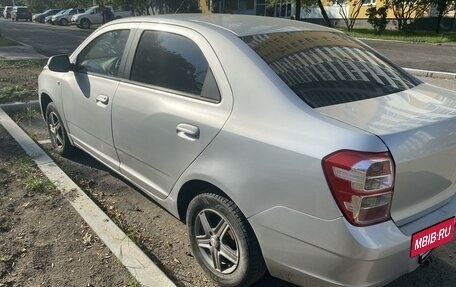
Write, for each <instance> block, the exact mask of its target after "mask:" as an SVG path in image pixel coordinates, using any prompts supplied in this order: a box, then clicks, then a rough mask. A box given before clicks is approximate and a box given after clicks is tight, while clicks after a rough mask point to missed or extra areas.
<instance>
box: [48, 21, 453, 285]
mask: <svg viewBox="0 0 456 287" xmlns="http://www.w3.org/2000/svg"><path fill="white" fill-rule="evenodd" d="M39 100H40V104H41V110H42V113H43V116H44V118H45V120H46V122H47V126H48V128H49V133H50V137H51V140H52V143H53V145H54V147H55V149H56V150H57V152H59V153H60V154H61V155H64V156H68V155H70V154H71V153H72V152H73V151H74V148H75V147H77V148H79V149H82V150H84V151H85V152H87V153H89V154H91V155H92V156H94V157H95V158H96V159H98V160H99V161H101V162H102V163H104V164H105V165H106V166H108V167H109V168H111V169H112V170H113V171H115V172H116V173H118V174H120V175H121V176H123V177H125V178H126V179H128V180H129V181H131V182H132V183H133V184H134V185H136V186H137V187H138V188H139V189H141V190H142V191H144V192H145V193H146V194H148V195H149V196H150V197H151V198H153V199H154V200H155V201H156V202H158V203H159V204H160V205H162V206H163V207H164V208H165V209H166V210H168V211H169V212H171V213H172V214H173V215H175V216H176V217H178V218H179V219H181V220H182V221H183V222H185V223H186V224H187V227H188V235H189V241H190V244H191V248H192V250H193V254H194V256H195V258H196V260H197V261H198V262H199V264H200V265H201V267H202V268H203V269H204V270H205V272H207V274H208V275H209V276H210V277H211V278H212V279H213V280H215V281H216V282H217V283H218V284H219V285H221V286H248V285H251V284H252V283H254V282H256V281H257V280H258V279H260V278H261V277H262V276H263V275H264V274H265V273H266V272H269V273H270V274H271V275H273V276H276V277H279V278H282V279H284V280H287V281H289V282H292V283H294V284H298V285H306V286H314V285H315V284H317V283H325V284H333V285H337V286H377V285H383V284H386V283H388V282H390V281H392V280H394V279H396V278H398V277H399V276H401V275H403V274H406V273H408V272H411V271H413V270H414V269H416V268H417V267H418V266H419V265H420V264H423V263H425V261H426V260H427V258H428V255H429V254H430V252H432V250H433V249H434V248H436V247H438V246H440V245H443V244H447V243H449V242H450V241H452V238H453V234H454V230H453V229H454V225H455V214H456V196H455V193H456V185H455V180H456V160H455V159H456V94H455V93H454V92H451V91H448V90H444V89H441V88H438V87H434V86H430V85H427V84H424V83H423V82H421V81H420V80H418V79H416V78H414V77H413V76H411V75H410V74H408V73H407V72H405V71H404V70H402V69H401V68H400V67H398V66H397V65H395V64H393V63H391V62H390V61H389V60H387V59H385V58H384V57H383V56H382V55H380V54H378V53H377V52H376V51H374V50H372V49H371V48H369V47H367V46H365V45H364V44H362V43H361V42H359V41H357V40H355V39H352V38H350V37H348V36H346V35H345V34H343V33H341V32H339V31H336V30H333V29H329V28H325V27H322V26H317V25H312V24H308V23H303V22H299V21H291V20H284V19H277V18H264V17H257V16H240V15H172V16H157V17H155V16H154V17H135V18H129V19H123V20H118V21H114V22H112V23H109V24H107V25H104V26H102V27H101V28H100V29H98V30H97V31H95V32H94V33H92V34H91V35H90V36H89V37H88V38H87V39H86V40H85V41H84V42H83V43H82V44H81V45H80V46H79V47H78V48H77V49H76V50H75V51H74V52H73V54H71V55H70V56H66V55H59V56H54V57H52V58H50V59H49V61H48V64H47V66H46V67H45V68H44V70H43V72H42V73H41V75H40V77H39Z"/></svg>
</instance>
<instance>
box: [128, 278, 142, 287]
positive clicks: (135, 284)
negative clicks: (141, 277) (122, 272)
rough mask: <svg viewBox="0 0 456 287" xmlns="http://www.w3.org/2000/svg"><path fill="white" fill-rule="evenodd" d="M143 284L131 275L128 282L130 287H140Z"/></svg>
mask: <svg viewBox="0 0 456 287" xmlns="http://www.w3.org/2000/svg"><path fill="white" fill-rule="evenodd" d="M139 286H141V284H140V283H139V281H138V280H136V279H135V278H134V277H133V276H130V281H129V282H128V287H139Z"/></svg>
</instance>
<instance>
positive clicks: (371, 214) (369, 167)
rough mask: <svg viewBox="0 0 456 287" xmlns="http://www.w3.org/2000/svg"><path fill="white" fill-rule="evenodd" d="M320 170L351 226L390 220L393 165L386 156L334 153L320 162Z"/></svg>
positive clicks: (385, 154) (348, 151)
mask: <svg viewBox="0 0 456 287" xmlns="http://www.w3.org/2000/svg"><path fill="white" fill-rule="evenodd" d="M323 170H324V173H325V176H326V180H327V181H328V185H329V187H330V189H331V192H332V194H333V196H334V199H335V200H336V202H337V205H338V206H339V208H340V210H341V211H342V213H343V215H344V216H345V218H346V219H347V220H348V221H349V222H350V223H351V224H353V225H357V226H365V225H371V224H375V223H379V222H382V221H385V220H388V219H389V218H390V207H391V200H392V197H393V188H394V164H393V160H392V158H391V156H390V154H389V153H388V152H382V153H367V152H358V151H350V150H343V151H338V152H335V153H333V154H330V155H328V156H327V157H325V158H324V159H323Z"/></svg>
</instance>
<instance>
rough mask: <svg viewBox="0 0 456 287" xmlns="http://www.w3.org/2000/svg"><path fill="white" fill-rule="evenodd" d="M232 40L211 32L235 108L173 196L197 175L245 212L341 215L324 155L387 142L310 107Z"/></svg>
mask: <svg viewBox="0 0 456 287" xmlns="http://www.w3.org/2000/svg"><path fill="white" fill-rule="evenodd" d="M237 40H238V41H240V43H239V45H240V46H241V48H239V47H235V46H231V45H234V44H231V45H230V44H229V43H224V42H223V41H222V40H220V41H217V40H214V42H215V43H219V45H220V46H219V45H217V47H214V50H215V51H216V52H218V53H217V55H218V57H219V59H220V60H221V62H222V65H223V67H224V69H225V72H226V74H227V75H228V78H229V79H230V84H231V87H232V89H233V98H234V106H233V112H232V114H231V116H230V118H229V120H228V121H227V123H226V124H225V126H224V128H223V130H222V131H221V132H220V134H219V135H218V136H217V137H216V138H215V139H214V141H213V142H212V143H211V144H210V145H209V146H208V147H207V149H206V150H205V151H204V152H203V153H202V154H201V155H200V156H199V157H198V158H197V159H196V161H195V162H194V163H193V164H192V165H191V166H190V167H189V168H188V169H187V170H186V172H185V173H184V175H183V176H182V177H181V178H180V179H179V181H178V183H177V184H176V186H175V188H174V190H173V193H172V194H171V197H172V198H173V200H176V199H177V196H178V192H179V188H180V186H182V185H183V184H185V182H187V181H188V180H192V179H201V180H207V181H209V182H211V183H213V184H215V185H216V186H217V187H219V188H220V189H222V190H223V191H224V192H225V193H227V195H228V196H230V197H231V199H232V200H233V201H234V202H235V203H236V204H237V205H238V206H239V208H240V209H241V211H242V212H243V214H244V215H246V216H247V217H249V216H252V215H254V214H256V213H258V212H261V211H263V210H266V209H268V208H271V207H274V206H286V207H289V208H292V209H295V210H299V211H302V212H305V213H307V214H309V215H310V216H315V217H318V218H322V219H334V218H337V217H339V216H340V211H339V209H338V208H337V206H336V204H335V201H334V199H333V197H332V194H331V192H330V190H329V188H328V185H327V183H326V179H325V177H324V174H323V169H322V167H321V160H322V158H323V157H325V156H326V155H328V154H330V153H332V152H334V151H337V150H340V149H346V148H347V147H350V148H352V149H354V150H360V151H374V152H375V151H378V152H382V151H386V150H387V149H386V147H385V145H384V143H383V142H382V141H381V140H380V139H379V138H378V137H377V136H375V135H372V134H370V133H366V132H363V131H361V130H359V129H353V128H352V127H351V126H349V125H345V124H342V123H340V122H338V121H335V120H332V119H328V118H327V117H325V116H322V115H320V114H319V113H316V112H313V110H312V109H311V108H309V107H308V106H307V105H306V104H305V103H304V102H302V101H301V100H300V99H299V98H298V97H297V96H296V95H295V94H294V93H293V92H292V91H291V90H290V89H289V88H288V87H287V86H286V85H285V84H284V83H283V82H282V81H281V80H280V79H278V77H277V75H275V74H274V73H273V72H272V71H270V69H269V67H267V65H266V63H264V62H263V61H262V60H261V59H260V58H259V57H258V56H256V54H254V53H253V51H252V52H251V53H250V52H249V51H251V50H250V48H248V47H247V50H246V51H244V50H243V48H242V47H243V46H242V45H244V46H246V45H245V44H244V43H243V42H242V41H241V40H240V39H238V38H237V37H235V38H234V39H233V40H232V42H231V43H236V41H237ZM225 41H226V40H225ZM221 46H223V47H224V49H221ZM236 63H237V64H236ZM239 63H242V73H240V72H239V69H240V64H239ZM269 71H270V72H269ZM246 75H249V76H250V78H249V80H248V81H246V79H245V77H246ZM284 119H286V121H285V120H284ZM221 163H223V164H221ZM260 198H261V200H259V199H260Z"/></svg>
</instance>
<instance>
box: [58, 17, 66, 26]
mask: <svg viewBox="0 0 456 287" xmlns="http://www.w3.org/2000/svg"><path fill="white" fill-rule="evenodd" d="M59 24H60V26H67V25H68V20H67V19H65V18H64V19H61V20H60V21H59Z"/></svg>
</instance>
